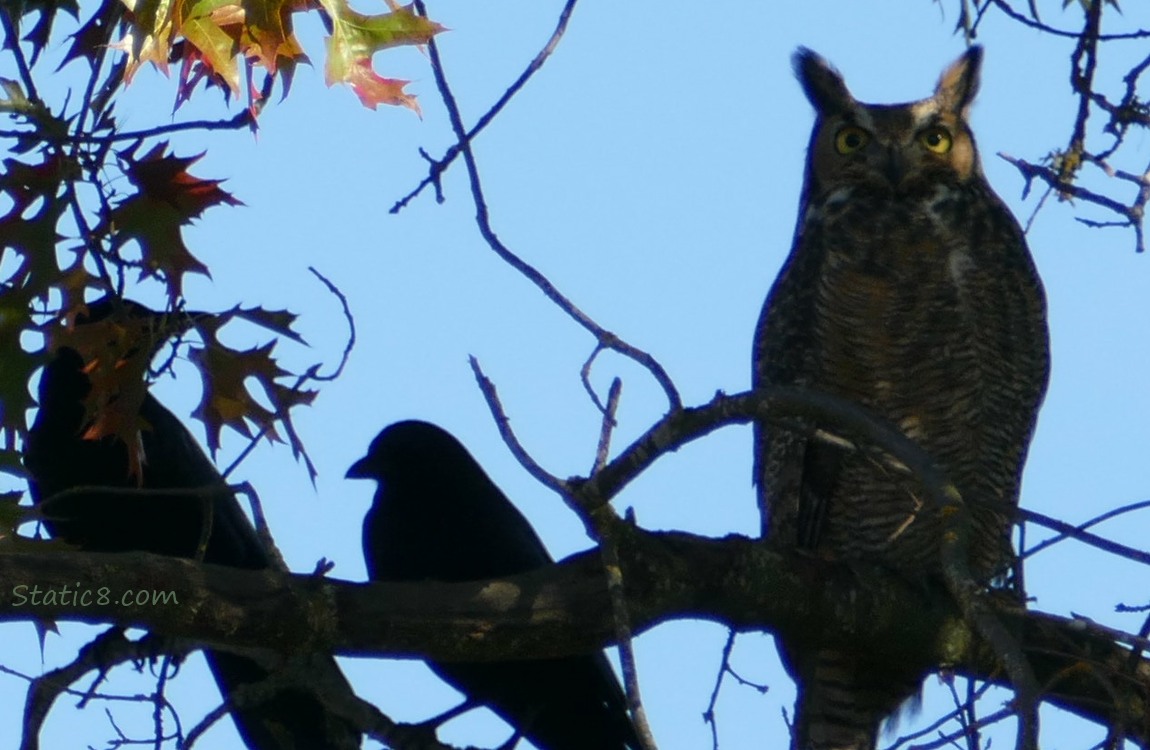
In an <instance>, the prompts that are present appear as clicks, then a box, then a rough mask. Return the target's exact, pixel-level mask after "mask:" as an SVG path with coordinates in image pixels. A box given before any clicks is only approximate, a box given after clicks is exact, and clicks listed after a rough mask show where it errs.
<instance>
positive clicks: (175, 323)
mask: <svg viewBox="0 0 1150 750" xmlns="http://www.w3.org/2000/svg"><path fill="white" fill-rule="evenodd" d="M86 310H87V307H86V306H85V305H83V304H79V305H77V306H76V307H74V308H71V309H69V310H67V311H66V314H65V320H64V325H61V326H55V327H53V328H52V329H51V330H50V331H49V335H48V345H49V349H50V351H53V352H55V351H56V350H58V349H60V348H62V347H67V348H69V349H72V350H74V351H75V352H77V353H78V354H79V355H80V357H81V359H83V361H84V367H83V371H84V373H85V374H86V375H87V376H88V380H89V382H91V384H92V388H91V390H90V391H89V392H88V395H87V397H86V398H85V400H84V411H85V416H84V424H85V425H86V427H85V429H84V432H83V433H82V437H83V438H84V439H85V440H102V439H105V438H112V439H115V440H118V441H121V442H123V444H124V445H126V446H127V449H128V465H127V466H126V467H125V468H126V470H127V471H128V473H129V476H134V477H137V478H141V477H142V473H141V467H142V464H143V461H144V460H146V458H145V457H144V456H143V455H142V454H141V451H140V446H141V443H140V440H139V434H140V432H141V430H148V429H151V426H150V425H148V424H147V423H146V422H144V420H143V418H142V417H141V415H140V407H141V405H142V404H143V403H144V399H145V398H146V397H147V394H148V384H147V374H148V368H149V366H150V364H151V361H152V357H153V356H155V354H156V352H157V351H159V349H160V348H161V347H162V346H163V345H164V343H165V342H166V341H168V340H169V339H170V338H171V337H172V336H174V335H176V334H178V333H180V332H181V331H183V330H185V329H186V328H187V327H188V325H189V323H188V321H186V320H184V319H183V318H181V317H180V316H175V315H170V316H161V317H156V316H138V315H133V314H132V310H131V308H129V307H127V306H125V307H124V308H123V309H121V310H118V311H116V312H114V313H113V314H111V315H109V316H108V317H105V318H103V319H102V320H98V321H95V322H87V323H84V324H83V325H76V317H77V316H78V315H80V314H82V313H84V312H86Z"/></svg>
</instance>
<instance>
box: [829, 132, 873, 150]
mask: <svg viewBox="0 0 1150 750" xmlns="http://www.w3.org/2000/svg"><path fill="white" fill-rule="evenodd" d="M869 142H870V133H868V132H866V131H865V130H863V129H862V128H860V127H857V126H855V125H847V126H846V127H845V128H843V129H842V130H840V131H839V132H837V133H835V150H836V151H838V152H839V153H840V154H844V155H845V154H853V153H854V152H855V151H858V150H859V149H861V148H862V147H863V146H865V145H867V143H869Z"/></svg>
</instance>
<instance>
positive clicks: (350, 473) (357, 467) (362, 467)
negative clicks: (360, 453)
mask: <svg viewBox="0 0 1150 750" xmlns="http://www.w3.org/2000/svg"><path fill="white" fill-rule="evenodd" d="M371 477H372V472H371V466H370V465H369V464H368V462H367V456H364V457H363V458H361V459H359V460H358V461H356V462H355V463H354V464H352V465H351V468H350V469H348V470H347V473H346V474H344V478H345V479H371Z"/></svg>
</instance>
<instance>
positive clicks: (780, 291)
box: [752, 231, 843, 549]
mask: <svg viewBox="0 0 1150 750" xmlns="http://www.w3.org/2000/svg"><path fill="white" fill-rule="evenodd" d="M808 239H809V238H804V236H803V233H802V232H801V231H797V232H796V234H795V250H792V252H791V255H790V257H789V258H788V259H787V262H786V263H785V265H784V266H783V269H782V270H781V271H780V272H779V276H778V278H777V279H776V281H775V284H774V286H773V287H772V288H771V291H770V293H769V294H768V295H767V299H766V302H765V303H764V304H763V309H762V312H761V314H760V316H759V322H758V326H757V327H756V330H755V346H754V369H753V374H752V382H753V385H754V386H755V387H756V388H758V387H760V386H766V385H788V386H799V387H802V386H804V385H807V384H810V383H812V382H815V381H816V380H817V373H816V368H817V365H816V362H817V360H818V350H819V348H818V342H817V338H818V336H817V332H816V331H815V320H816V312H817V311H816V309H815V308H816V305H815V303H816V299H815V296H816V293H817V291H816V289H817V285H816V283H815V278H816V277H817V273H818V263H819V256H818V254H815V253H810V252H805V253H803V252H798V249H799V248H802V247H804V243H805V242H806V241H807V240H808ZM796 427H797V428H792V429H788V428H787V427H786V426H785V425H782V424H779V423H772V422H768V421H756V422H755V425H754V431H755V447H754V450H755V468H754V481H755V483H756V485H757V486H758V497H759V508H760V512H761V513H762V515H763V534H764V535H765V536H767V537H768V538H772V539H778V540H780V541H782V542H783V543H784V544H787V545H788V546H797V547H799V548H804V549H813V548H814V547H815V546H816V545H817V543H818V540H819V538H820V537H821V535H822V532H823V528H824V524H825V519H826V518H827V513H828V508H829V504H830V502H831V498H832V497H833V496H834V492H835V488H836V486H837V485H838V481H839V475H840V473H841V466H842V460H843V455H842V451H841V449H839V448H836V447H834V446H832V445H829V444H826V443H823V442H821V441H819V440H818V439H817V438H815V437H814V436H812V435H810V434H809V432H810V431H809V430H806V429H802V428H803V427H804V426H803V425H798V426H796Z"/></svg>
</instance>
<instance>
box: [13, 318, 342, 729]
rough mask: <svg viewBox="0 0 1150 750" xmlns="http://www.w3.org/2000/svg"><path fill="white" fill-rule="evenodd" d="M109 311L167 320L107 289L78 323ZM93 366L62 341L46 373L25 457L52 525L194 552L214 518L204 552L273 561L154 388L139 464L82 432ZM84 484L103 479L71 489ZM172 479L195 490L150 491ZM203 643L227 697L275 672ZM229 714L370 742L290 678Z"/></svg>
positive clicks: (231, 560) (207, 557) (256, 562)
mask: <svg viewBox="0 0 1150 750" xmlns="http://www.w3.org/2000/svg"><path fill="white" fill-rule="evenodd" d="M148 316H150V317H148ZM108 318H111V319H112V320H126V319H134V320H135V321H136V322H139V321H140V320H141V319H146V320H150V321H155V322H156V323H157V332H158V328H159V322H160V321H163V320H165V318H164V316H162V315H160V314H159V313H156V312H154V311H152V310H149V309H148V308H146V307H143V306H142V305H138V304H136V303H133V302H129V301H122V300H113V299H111V298H108V297H105V298H103V299H102V300H100V301H99V302H94V303H90V304H89V305H88V314H87V315H86V316H83V317H81V318H79V319H78V321H77V324H78V325H79V326H85V325H89V324H94V323H97V322H99V321H101V320H105V319H108ZM109 335H112V334H109ZM159 338H161V339H163V338H166V335H161V336H160V337H159ZM162 344H163V340H158V341H156V340H152V341H144V342H140V344H139V345H140V346H141V347H146V348H147V349H148V350H149V351H148V352H146V354H147V355H148V356H149V358H150V356H151V355H152V354H154V353H155V350H157V349H158V348H159V347H160V346H161V345H162ZM85 365H86V363H85V362H84V360H83V358H82V357H81V355H80V354H79V353H77V352H76V351H75V350H74V349H71V348H67V347H63V348H60V349H58V350H57V351H56V353H55V355H54V357H53V358H52V359H51V361H49V363H48V364H47V365H46V366H45V367H44V372H43V374H42V376H41V380H40V390H39V401H40V408H39V410H38V411H37V413H36V420H35V422H34V424H33V425H32V429H31V431H30V432H29V435H28V443H27V446H26V451H25V456H24V463H25V465H26V467H27V468H28V471H29V472H30V474H31V476H32V479H31V482H30V485H31V490H32V500H33V502H35V503H36V504H37V505H38V506H40V507H41V510H42V512H43V514H44V526H45V527H46V528H47V529H48V533H50V534H51V535H52V536H53V537H56V538H60V539H63V540H65V541H66V542H68V543H70V544H73V545H76V546H78V547H80V548H81V549H84V550H87V551H91V552H131V551H140V552H151V553H154V554H159V555H170V556H173V557H185V558H194V557H195V556H196V550H197V548H198V547H199V543H200V538H201V534H202V532H203V530H204V528H205V524H210V535H209V536H208V539H207V546H206V548H205V552H204V555H203V561H204V562H208V563H214V564H216V565H229V566H232V567H236V568H245V569H248V570H259V569H262V568H266V567H268V566H269V564H270V563H269V558H268V554H267V552H266V551H265V549H264V546H263V544H262V543H261V542H260V539H259V537H258V535H257V534H256V531H255V528H254V527H253V526H252V524H251V522H250V521H249V520H248V518H247V516H245V515H244V513H243V511H242V510H241V509H240V506H239V503H238V502H237V501H236V498H235V495H233V494H232V492H231V491H230V490H229V489H228V488H227V486H226V484H225V482H224V479H223V478H222V477H221V476H220V474H219V472H218V471H217V470H216V467H215V465H214V464H212V462H211V460H209V459H208V457H207V456H206V455H205V454H204V451H203V449H201V448H200V446H199V444H198V443H197V442H196V440H195V438H193V437H192V435H191V433H189V432H188V430H187V428H185V427H184V425H183V424H182V423H181V422H180V420H179V419H177V418H176V416H175V415H174V414H172V412H170V411H168V410H167V409H166V408H164V406H163V405H162V404H161V403H160V402H159V401H157V400H156V399H155V398H153V397H152V396H151V395H150V394H147V395H145V396H144V398H143V403H142V405H141V407H140V410H139V413H140V416H141V417H142V418H143V421H144V427H143V429H141V431H140V433H139V440H138V444H137V449H138V450H140V451H141V453H140V454H138V458H139V460H140V461H141V464H140V472H139V474H138V475H133V474H132V470H131V468H130V467H131V465H132V462H131V460H130V458H129V451H128V447H127V445H126V444H125V443H124V442H123V441H122V440H120V439H118V438H116V437H113V436H106V437H103V438H100V439H96V440H90V439H84V437H83V433H84V432H85V431H86V430H87V429H88V428H89V426H90V424H89V417H88V415H87V413H86V408H85V399H86V398H87V397H88V394H89V392H90V391H91V390H92V384H91V381H90V380H89V377H88V375H86V374H85V372H84V367H85ZM113 397H114V396H113ZM78 487H85V488H94V487H101V488H104V489H100V490H97V489H85V490H83V491H79V492H68V490H72V489H73V488H78ZM173 489H194V490H197V491H196V492H189V493H187V494H178V493H176V494H171V493H162V494H161V493H156V494H154V495H151V496H149V495H148V494H147V492H143V490H173ZM123 490H129V492H127V493H125V492H123ZM60 493H65V494H63V495H60ZM57 495H59V497H56V496H57ZM204 653H205V656H206V657H207V660H208V665H209V666H210V667H211V670H212V673H213V674H214V675H215V678H216V682H217V683H218V684H219V687H220V691H221V693H223V695H224V696H229V695H231V694H232V691H233V690H235V689H236V688H238V687H240V686H241V685H245V684H249V683H258V682H260V681H262V680H264V679H266V678H267V677H268V675H269V672H268V670H267V669H265V668H264V667H263V666H261V665H260V663H259V662H258V661H255V660H253V659H250V658H247V657H243V656H237V655H235V654H229V653H225V652H218V651H205V652H204ZM308 668H309V669H312V670H314V671H315V673H316V674H320V675H322V678H320V681H322V682H324V684H327V685H335V686H338V688H337V689H341V690H342V689H346V690H347V691H348V692H350V690H351V688H350V686H348V683H347V680H346V678H344V676H343V674H342V672H340V670H339V667H338V666H337V665H336V663H335V660H334V659H333V658H331V657H329V656H321V655H316V656H315V657H313V658H312V659H311V662H310V663H309V664H308ZM232 717H233V718H234V719H235V722H236V727H237V729H238V730H239V733H240V736H241V737H242V738H243V740H244V742H245V743H246V744H247V746H248V747H249V748H252V749H253V750H317V748H333V749H334V748H339V749H340V750H344V749H348V750H350V749H351V748H359V747H360V746H361V737H360V734H359V732H357V731H356V730H355V729H354V728H353V727H352V726H350V725H349V724H348V723H347V722H345V721H344V720H343V719H340V718H339V717H337V716H335V715H334V714H332V713H331V712H329V711H328V710H326V709H325V708H324V706H323V705H322V703H321V702H320V700H319V698H318V697H317V696H316V695H315V694H314V693H312V692H309V691H305V690H300V689H296V688H293V689H287V690H283V691H281V692H279V693H277V694H275V695H274V696H273V697H271V698H270V699H269V700H267V701H264V702H261V703H259V704H254V705H247V706H245V707H243V708H240V707H236V708H234V709H233V710H232Z"/></svg>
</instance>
